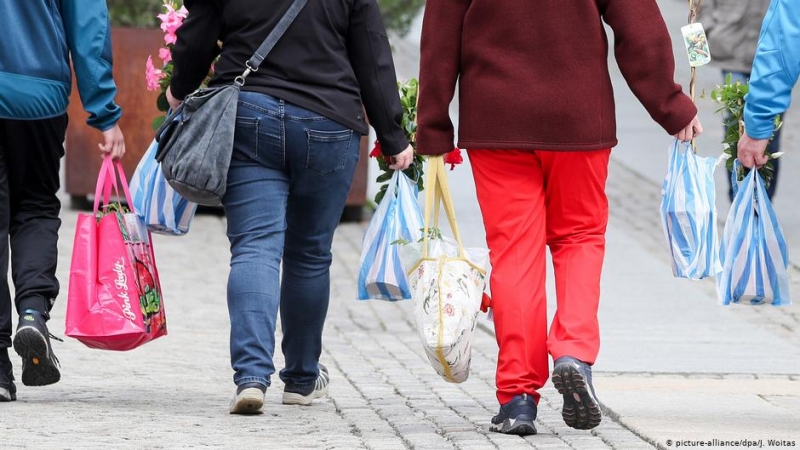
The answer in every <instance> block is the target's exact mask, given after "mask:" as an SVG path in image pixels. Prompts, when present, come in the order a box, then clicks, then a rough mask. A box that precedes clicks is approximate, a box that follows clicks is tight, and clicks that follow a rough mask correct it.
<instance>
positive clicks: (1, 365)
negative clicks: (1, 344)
mask: <svg viewBox="0 0 800 450" xmlns="http://www.w3.org/2000/svg"><path fill="white" fill-rule="evenodd" d="M16 399H17V386H15V385H14V369H13V367H12V366H11V361H9V360H8V359H5V358H2V359H0V402H13V401H14V400H16Z"/></svg>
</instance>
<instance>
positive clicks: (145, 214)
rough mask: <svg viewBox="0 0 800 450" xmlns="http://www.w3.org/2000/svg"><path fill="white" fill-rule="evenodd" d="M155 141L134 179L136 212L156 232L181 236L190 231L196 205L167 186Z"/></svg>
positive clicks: (132, 191) (137, 168)
mask: <svg viewBox="0 0 800 450" xmlns="http://www.w3.org/2000/svg"><path fill="white" fill-rule="evenodd" d="M157 150H158V143H157V142H156V141H155V140H154V141H153V142H152V143H151V144H150V148H148V149H147V151H146V152H145V153H144V155H143V156H142V159H141V160H140V161H139V165H137V166H136V171H135V172H134V173H133V177H131V184H130V189H131V195H132V196H133V209H134V210H135V211H136V215H138V216H139V217H140V218H141V219H142V220H143V221H144V223H145V225H147V229H148V230H150V231H151V232H153V233H159V234H167V235H171V236H182V235H184V234H186V233H187V232H189V225H190V224H191V222H192V218H194V213H195V211H196V210H197V204H196V203H192V202H190V201H189V200H186V199H185V198H183V197H181V196H180V195H179V194H178V193H177V192H175V190H174V189H172V187H171V186H170V185H169V183H167V180H166V179H165V178H164V174H163V173H162V172H161V164H159V163H158V161H156V158H155V155H156V151H157Z"/></svg>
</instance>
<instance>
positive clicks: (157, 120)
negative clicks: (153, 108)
mask: <svg viewBox="0 0 800 450" xmlns="http://www.w3.org/2000/svg"><path fill="white" fill-rule="evenodd" d="M165 120H167V116H158V117H156V118H155V119H153V125H152V126H153V131H155V130H158V128H159V127H160V126H161V125H162V124H163V123H164V121H165Z"/></svg>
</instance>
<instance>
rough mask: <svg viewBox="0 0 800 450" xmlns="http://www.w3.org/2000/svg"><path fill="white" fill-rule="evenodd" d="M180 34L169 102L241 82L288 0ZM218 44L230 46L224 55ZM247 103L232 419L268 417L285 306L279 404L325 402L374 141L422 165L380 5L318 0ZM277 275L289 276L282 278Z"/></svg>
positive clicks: (232, 220) (262, 71)
mask: <svg viewBox="0 0 800 450" xmlns="http://www.w3.org/2000/svg"><path fill="white" fill-rule="evenodd" d="M185 3H186V6H187V7H188V9H189V15H188V17H187V18H186V20H185V22H184V23H183V25H182V26H181V28H180V29H179V30H178V32H177V36H178V41H177V43H176V44H175V48H174V51H173V59H174V61H175V70H174V74H173V78H172V80H171V82H170V87H169V90H168V94H167V95H168V99H169V101H170V104H171V105H172V107H173V108H174V107H177V106H178V105H179V104H180V100H181V99H183V98H184V97H185V96H186V95H188V94H190V93H191V92H192V91H194V90H195V89H196V88H197V87H198V86H200V84H201V82H202V80H203V79H204V77H205V76H206V74H207V72H208V67H209V65H210V64H211V63H212V62H213V61H214V60H215V58H217V56H219V59H218V60H217V61H216V63H215V66H214V67H215V73H214V77H213V79H212V80H211V82H210V85H211V86H218V85H225V84H231V83H233V81H234V79H235V77H236V76H238V75H240V74H241V73H242V72H243V70H244V68H245V66H244V64H245V61H246V60H247V59H248V58H249V57H250V56H251V55H252V54H253V53H254V52H255V50H256V48H257V47H258V46H259V45H260V44H261V43H262V41H263V40H264V38H265V37H266V36H267V34H268V33H269V32H270V30H271V29H272V28H273V27H274V25H275V23H276V22H277V21H278V20H279V19H280V17H281V16H282V15H283V13H284V11H286V10H287V9H288V8H289V6H290V4H291V3H292V0H276V1H273V2H267V3H264V2H262V1H261V0H226V1H217V0H195V1H187V2H185ZM218 41H221V42H222V48H221V51H220V47H219V46H218ZM242 90H243V92H242V93H241V95H240V98H239V106H238V113H237V118H236V132H235V137H234V145H233V156H232V160H231V165H230V169H229V172H228V186H227V192H226V193H225V196H224V198H223V200H222V203H223V206H224V208H225V213H226V215H227V221H228V229H227V234H228V238H229V240H230V244H231V272H230V276H229V278H228V311H229V314H230V320H231V335H230V352H231V365H232V367H233V370H234V372H235V373H234V376H233V381H234V383H235V384H236V385H237V388H236V393H235V395H234V397H233V401H232V402H231V405H230V413H231V414H258V413H261V411H262V406H263V403H264V395H265V392H266V389H267V387H268V386H270V384H271V380H270V377H271V375H272V374H273V373H274V372H275V365H274V360H273V354H274V350H275V329H276V321H277V315H278V311H280V318H281V328H282V331H283V341H282V343H281V350H282V351H283V355H284V358H285V360H286V366H285V367H284V368H283V370H281V371H280V378H281V380H282V381H283V382H284V384H285V387H284V391H283V403H284V404H292V405H309V404H311V402H312V400H314V399H315V398H319V397H321V396H324V395H325V394H326V393H327V388H328V382H329V375H328V372H327V369H326V368H325V366H324V365H323V364H320V363H319V359H320V355H321V353H322V330H323V326H324V324H325V316H326V315H327V310H328V303H329V300H330V265H331V261H332V255H331V244H332V241H333V234H334V231H335V230H336V226H337V224H338V222H339V219H340V217H341V214H342V211H343V209H344V206H345V201H346V199H347V194H348V192H349V190H350V184H351V181H352V178H353V175H354V173H355V167H356V163H357V161H358V159H359V149H360V145H359V143H360V139H361V136H362V135H364V134H366V133H367V132H368V127H367V124H366V121H365V117H364V110H366V113H367V115H368V116H369V120H370V123H371V124H372V126H374V127H375V129H376V133H377V135H378V139H379V140H380V142H381V144H382V146H383V152H384V155H387V156H388V157H390V158H391V159H392V163H391V166H392V168H394V169H399V170H402V169H406V168H408V166H409V165H410V164H411V162H412V159H413V151H414V150H413V148H412V147H411V146H410V145H409V144H408V141H407V140H406V138H405V133H404V132H403V129H402V127H401V125H400V124H401V119H402V109H401V105H400V98H399V95H398V92H397V84H396V75H395V70H394V63H393V61H392V55H391V49H390V47H389V41H388V39H387V37H386V31H385V29H384V26H383V23H382V21H381V18H380V11H379V9H378V6H377V4H376V3H375V0H344V1H338V2H319V1H310V2H308V4H307V5H306V6H305V7H304V9H303V10H302V11H301V12H300V14H299V15H298V16H297V18H296V19H295V21H294V23H293V24H292V25H291V26H290V27H289V28H288V29H287V31H286V33H285V34H284V35H283V37H282V38H281V39H280V40H279V41H278V43H277V44H276V46H275V47H274V48H273V50H272V52H270V53H269V55H268V56H267V58H266V59H265V61H264V63H263V64H262V65H261V66H260V67H259V69H258V71H256V72H253V73H251V74H250V75H249V76H248V78H247V80H246V83H245V85H244V86H243V88H242ZM281 269H282V270H281Z"/></svg>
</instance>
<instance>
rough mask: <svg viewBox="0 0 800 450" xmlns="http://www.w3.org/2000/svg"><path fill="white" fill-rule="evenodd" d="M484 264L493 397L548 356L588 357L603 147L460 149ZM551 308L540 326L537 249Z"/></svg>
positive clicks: (525, 384)
mask: <svg viewBox="0 0 800 450" xmlns="http://www.w3.org/2000/svg"><path fill="white" fill-rule="evenodd" d="M468 153H469V160H470V164H471V165H472V172H473V177H474V178H475V187H476V190H477V194H478V203H479V204H480V208H481V212H482V214H483V222H484V225H485V227H486V240H487V244H488V246H489V250H490V259H491V263H492V272H491V278H490V281H489V286H490V288H491V294H492V307H493V309H494V324H495V331H496V335H497V344H498V345H499V347H500V353H499V356H498V359H497V378H496V382H497V399H498V400H499V402H500V403H501V404H502V403H506V402H508V401H510V400H511V399H512V398H513V397H514V396H515V395H519V394H522V393H527V394H529V395H532V396H533V397H534V399H535V400H536V402H537V403H538V401H539V394H538V392H537V391H538V390H539V389H540V388H542V387H543V386H544V384H545V382H547V379H548V377H549V367H548V359H547V358H548V353H549V354H550V355H552V357H553V359H554V360H555V359H557V358H559V357H561V356H572V357H575V358H577V359H579V360H581V361H584V362H586V363H588V364H594V361H595V359H596V358H597V353H598V351H599V348H600V329H599V326H598V322H597V308H598V304H599V301H600V273H601V270H602V266H603V257H604V255H605V232H606V225H607V223H608V200H607V198H606V194H605V184H606V178H607V175H608V158H609V155H610V153H611V150H610V149H608V150H598V151H558V152H556V151H519V150H469V152H468ZM545 246H549V247H550V253H551V255H552V258H553V269H554V271H555V279H556V298H557V308H556V314H555V317H554V318H553V323H552V324H551V326H550V333H549V334H548V332H547V298H546V292H545V284H546V273H547V268H546V263H547V261H546V249H545Z"/></svg>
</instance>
